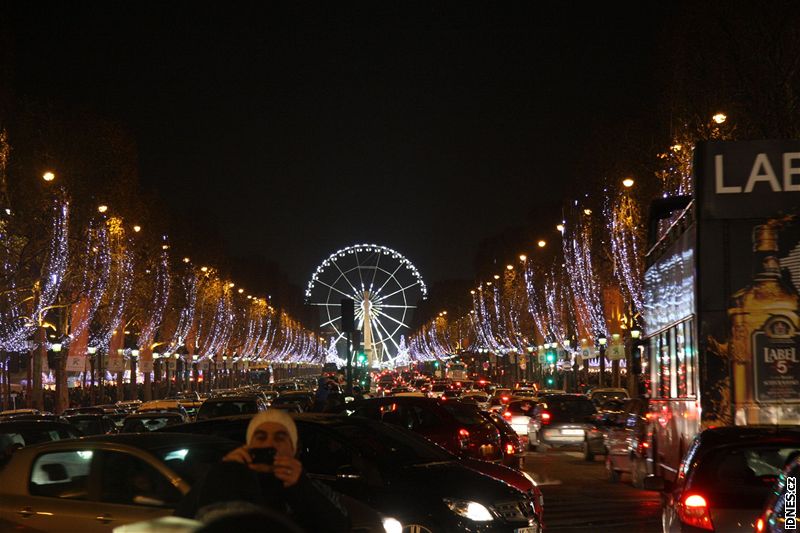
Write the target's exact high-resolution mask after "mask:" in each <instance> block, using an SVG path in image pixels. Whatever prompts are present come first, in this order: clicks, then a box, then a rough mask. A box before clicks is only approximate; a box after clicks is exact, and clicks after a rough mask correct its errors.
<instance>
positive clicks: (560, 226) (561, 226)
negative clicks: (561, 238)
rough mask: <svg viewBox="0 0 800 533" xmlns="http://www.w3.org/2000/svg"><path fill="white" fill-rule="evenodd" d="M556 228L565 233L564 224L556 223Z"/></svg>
mask: <svg viewBox="0 0 800 533" xmlns="http://www.w3.org/2000/svg"><path fill="white" fill-rule="evenodd" d="M556 230H557V231H560V232H561V233H564V224H556Z"/></svg>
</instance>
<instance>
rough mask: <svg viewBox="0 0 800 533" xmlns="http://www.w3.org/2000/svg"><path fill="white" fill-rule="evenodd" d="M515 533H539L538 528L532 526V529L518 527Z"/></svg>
mask: <svg viewBox="0 0 800 533" xmlns="http://www.w3.org/2000/svg"><path fill="white" fill-rule="evenodd" d="M514 533H539V527H538V526H530V527H518V528H517V529H515V530H514Z"/></svg>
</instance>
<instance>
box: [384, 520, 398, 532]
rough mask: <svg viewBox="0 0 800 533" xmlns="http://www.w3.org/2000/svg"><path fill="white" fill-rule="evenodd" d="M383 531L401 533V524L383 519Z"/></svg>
mask: <svg viewBox="0 0 800 533" xmlns="http://www.w3.org/2000/svg"><path fill="white" fill-rule="evenodd" d="M383 530H384V531H386V533H403V524H401V523H400V521H399V520H397V519H396V518H384V519H383Z"/></svg>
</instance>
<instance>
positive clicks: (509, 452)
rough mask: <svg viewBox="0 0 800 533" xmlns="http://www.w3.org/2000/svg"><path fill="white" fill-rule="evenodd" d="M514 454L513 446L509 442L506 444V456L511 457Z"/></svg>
mask: <svg viewBox="0 0 800 533" xmlns="http://www.w3.org/2000/svg"><path fill="white" fill-rule="evenodd" d="M513 454H514V445H513V444H511V443H510V442H509V443H508V444H506V455H513Z"/></svg>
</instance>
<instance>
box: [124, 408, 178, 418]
mask: <svg viewBox="0 0 800 533" xmlns="http://www.w3.org/2000/svg"><path fill="white" fill-rule="evenodd" d="M158 416H165V417H169V418H183V415H182V414H181V413H178V412H176V411H155V410H153V411H145V412H143V413H131V414H129V415H127V416H126V417H125V419H126V420H127V419H129V418H153V417H158Z"/></svg>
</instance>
